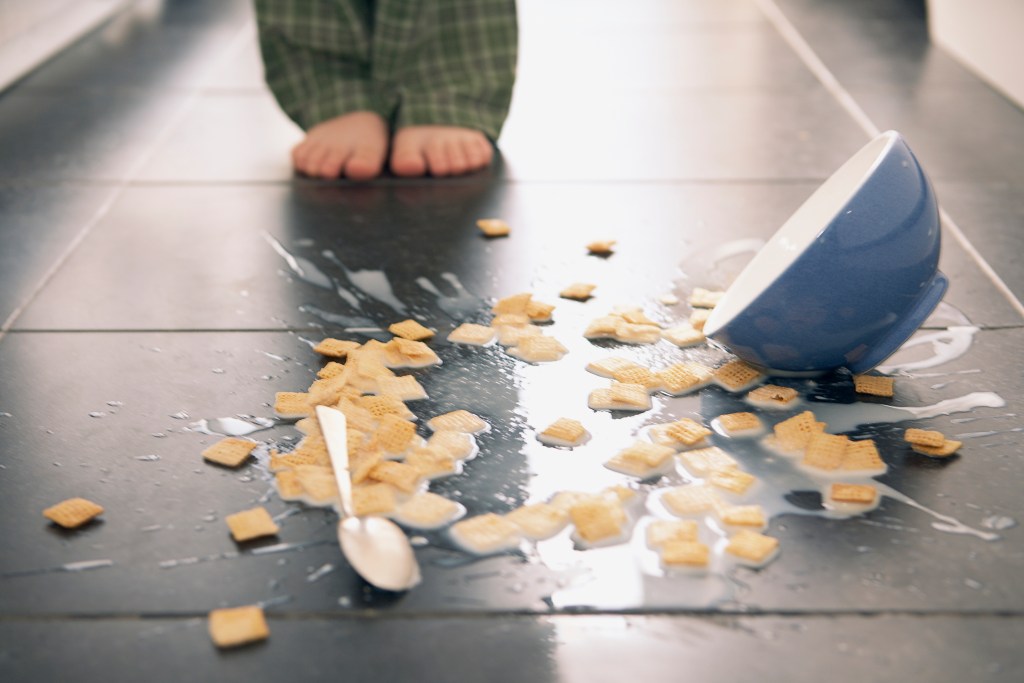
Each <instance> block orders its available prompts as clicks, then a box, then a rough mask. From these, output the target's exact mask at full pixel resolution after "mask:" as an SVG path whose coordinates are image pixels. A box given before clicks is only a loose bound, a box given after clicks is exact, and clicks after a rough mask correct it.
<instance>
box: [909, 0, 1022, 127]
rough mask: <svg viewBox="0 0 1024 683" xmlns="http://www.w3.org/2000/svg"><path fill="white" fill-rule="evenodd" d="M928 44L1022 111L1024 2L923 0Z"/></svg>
mask: <svg viewBox="0 0 1024 683" xmlns="http://www.w3.org/2000/svg"><path fill="white" fill-rule="evenodd" d="M928 28H929V31H930V33H931V37H932V40H933V41H934V42H935V43H937V44H938V45H941V46H942V47H943V48H945V49H946V50H947V51H948V52H949V53H950V54H952V55H953V56H954V57H955V58H957V59H958V60H960V62H961V63H963V64H964V66H966V67H967V68H969V69H971V70H972V71H974V72H975V73H977V74H978V75H979V76H980V77H981V78H983V79H985V80H986V81H988V82H989V83H990V84H991V85H992V86H994V87H995V88H996V89H998V90H1000V91H1002V92H1003V94H1005V95H1006V96H1008V97H1009V98H1010V99H1011V100H1013V101H1014V102H1016V103H1017V104H1018V106H1020V107H1024V0H928Z"/></svg>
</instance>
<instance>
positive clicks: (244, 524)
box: [224, 507, 280, 543]
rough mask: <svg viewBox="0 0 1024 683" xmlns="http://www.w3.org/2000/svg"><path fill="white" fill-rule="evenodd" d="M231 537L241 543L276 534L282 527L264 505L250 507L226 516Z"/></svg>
mask: <svg viewBox="0 0 1024 683" xmlns="http://www.w3.org/2000/svg"><path fill="white" fill-rule="evenodd" d="M224 521H225V522H227V525H228V529H230V530H231V537H232V538H234V539H235V540H236V541H238V542H239V543H243V542H245V541H251V540H252V539H254V538H262V537H263V536H275V535H276V534H277V532H278V531H280V528H279V527H278V526H277V524H276V523H275V522H274V520H273V519H272V518H271V517H270V513H269V512H267V509H266V508H264V507H255V508H250V509H249V510H243V511H242V512H236V513H235V514H233V515H228V516H227V517H225V518H224Z"/></svg>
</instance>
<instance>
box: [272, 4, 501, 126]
mask: <svg viewBox="0 0 1024 683" xmlns="http://www.w3.org/2000/svg"><path fill="white" fill-rule="evenodd" d="M255 4H256V15H257V24H258V26H259V35H260V50H261V52H262V55H263V64H264V71H265V75H266V80H267V84H268V85H269V86H270V89H271V91H272V92H273V93H274V96H275V97H276V98H277V101H278V103H279V104H280V105H281V108H282V109H283V110H284V111H285V113H286V114H288V116H290V117H291V118H292V119H293V120H294V121H295V122H296V123H298V124H299V125H300V126H301V127H302V128H305V129H308V128H310V127H312V126H315V125H316V124H318V123H320V122H321V121H325V120H327V119H330V118H334V117H336V116H340V115H342V114H346V113H349V112H353V111H374V112H377V113H378V114H380V115H381V116H382V117H384V119H385V120H386V121H389V122H390V123H391V125H392V126H393V127H394V128H401V127H403V126H409V125H424V124H438V125H451V126H462V127H466V128H474V129H477V130H480V131H483V132H484V133H485V134H486V135H487V136H489V137H490V138H491V139H492V140H496V139H497V137H498V134H499V133H500V132H501V126H502V124H503V123H504V122H505V117H506V115H507V114H508V107H509V102H510V100H511V97H512V86H513V83H514V81H515V67H516V47H517V45H516V43H517V24H516V9H515V0H255Z"/></svg>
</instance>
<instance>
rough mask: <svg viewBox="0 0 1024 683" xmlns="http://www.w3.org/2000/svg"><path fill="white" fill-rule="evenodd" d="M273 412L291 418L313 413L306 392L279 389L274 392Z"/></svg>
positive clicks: (287, 418)
mask: <svg viewBox="0 0 1024 683" xmlns="http://www.w3.org/2000/svg"><path fill="white" fill-rule="evenodd" d="M274 412H275V413H276V414H277V416H278V417H282V418H284V419H286V420H292V419H295V418H298V417H309V416H310V415H312V414H313V406H312V405H310V402H309V394H307V393H304V392H300V391H279V392H277V393H276V394H274Z"/></svg>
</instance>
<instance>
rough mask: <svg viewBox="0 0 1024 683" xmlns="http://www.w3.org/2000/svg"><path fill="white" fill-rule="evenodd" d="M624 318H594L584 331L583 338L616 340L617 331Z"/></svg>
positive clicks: (609, 316) (612, 316) (606, 316)
mask: <svg viewBox="0 0 1024 683" xmlns="http://www.w3.org/2000/svg"><path fill="white" fill-rule="evenodd" d="M621 322H622V318H620V317H618V316H614V315H603V316H601V317H599V318H594V319H593V320H591V321H590V324H589V325H587V329H585V330H583V336H584V337H586V338H587V339H614V338H615V330H616V329H617V328H618V326H619V323H621Z"/></svg>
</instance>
